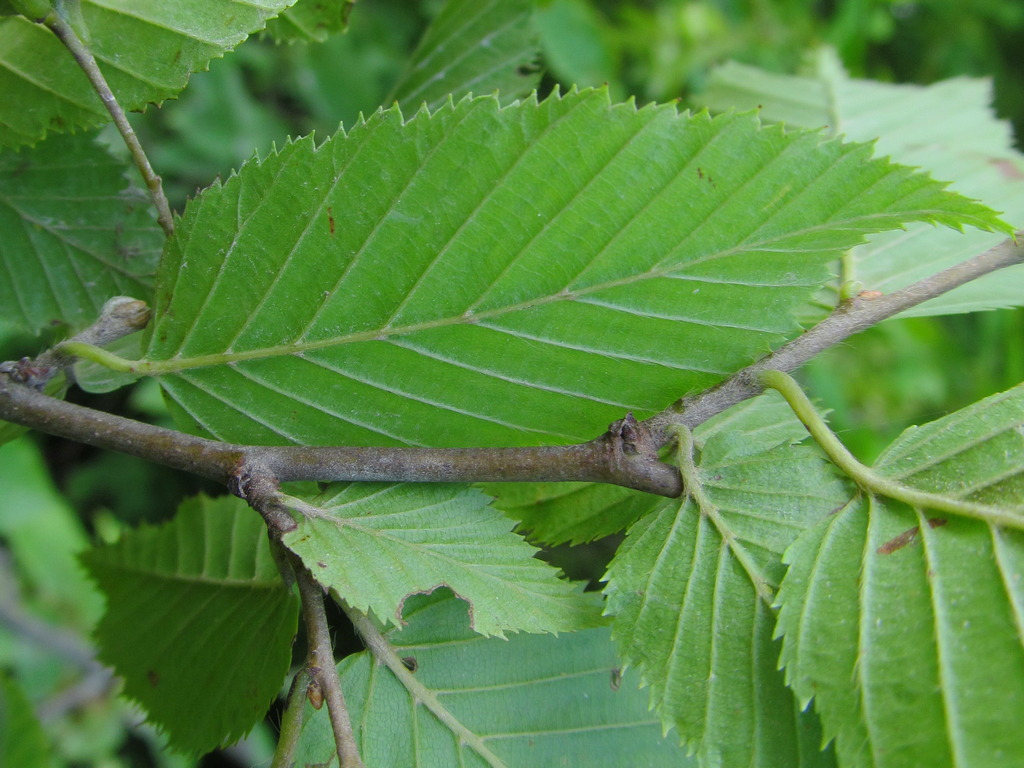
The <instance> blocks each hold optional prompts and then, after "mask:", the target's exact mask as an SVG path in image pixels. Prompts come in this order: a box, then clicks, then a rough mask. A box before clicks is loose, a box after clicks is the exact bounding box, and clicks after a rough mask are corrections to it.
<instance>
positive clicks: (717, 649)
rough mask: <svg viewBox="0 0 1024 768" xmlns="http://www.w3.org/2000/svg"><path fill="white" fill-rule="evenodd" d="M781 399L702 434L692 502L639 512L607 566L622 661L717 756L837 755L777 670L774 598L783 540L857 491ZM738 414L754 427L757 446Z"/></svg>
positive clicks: (668, 719)
mask: <svg viewBox="0 0 1024 768" xmlns="http://www.w3.org/2000/svg"><path fill="white" fill-rule="evenodd" d="M777 406H778V399H777V398H776V399H772V400H767V399H765V401H764V402H762V403H760V408H758V407H752V406H748V408H747V410H746V412H745V413H744V412H741V413H738V414H732V415H731V416H732V418H731V419H730V418H725V419H723V420H722V421H721V423H719V424H717V425H711V428H710V430H709V433H710V434H709V435H706V436H705V435H700V434H698V435H697V437H698V443H697V447H698V448H699V449H700V453H701V463H700V467H699V469H698V468H696V467H692V468H691V469H690V470H687V469H685V468H684V470H683V475H684V478H686V480H687V486H688V492H689V494H690V495H689V498H686V499H683V500H676V501H675V502H673V503H672V504H668V505H666V506H664V507H662V508H661V510H659V511H658V512H657V513H656V514H653V515H649V516H648V517H645V518H643V519H642V520H640V521H638V522H637V523H636V524H635V525H634V526H633V527H632V528H631V529H630V531H629V534H628V535H627V538H626V542H625V544H623V546H622V547H621V548H620V549H619V552H618V554H617V555H616V556H615V559H614V560H613V561H612V563H611V565H610V567H609V569H608V576H607V579H608V586H607V588H606V594H607V596H608V607H607V612H608V613H611V614H613V615H614V620H613V623H612V636H613V639H614V640H615V642H616V645H617V646H618V648H619V651H620V654H621V655H622V658H623V660H624V661H625V662H626V663H627V664H629V665H631V666H632V665H635V666H636V667H637V668H638V669H639V672H640V675H641V679H642V680H643V682H644V683H646V684H647V685H649V686H650V689H651V699H652V703H653V704H654V706H655V707H656V708H657V710H658V712H659V714H660V716H661V718H662V722H663V723H664V726H665V727H666V728H668V727H671V726H675V727H676V728H677V729H678V731H679V734H680V736H681V738H682V739H683V740H684V741H685V742H686V743H687V744H688V745H690V747H691V748H692V749H694V750H695V751H696V752H697V754H698V755H699V756H700V757H701V759H702V760H703V761H705V762H707V763H708V764H721V765H747V764H758V765H778V766H791V765H828V764H830V763H831V762H832V760H833V758H832V756H831V754H822V753H821V752H820V751H819V750H818V748H817V747H818V746H819V745H820V742H817V741H814V742H809V741H808V729H809V730H810V732H812V733H813V732H815V730H816V726H815V724H814V722H813V715H810V714H808V713H802V712H801V711H800V710H801V709H803V708H802V707H799V708H798V707H797V706H796V704H795V702H794V700H793V696H792V693H791V692H790V691H789V690H788V689H787V688H786V687H785V685H784V683H783V679H782V675H781V673H780V672H779V671H778V670H777V664H776V661H777V659H778V653H779V648H778V644H777V643H775V642H773V641H772V632H773V627H774V620H775V617H774V614H773V612H772V610H771V603H772V601H773V598H774V592H775V586H776V585H777V584H778V582H779V581H780V580H781V576H782V570H783V569H782V564H781V562H780V559H781V553H782V552H783V550H784V549H785V548H786V547H787V546H788V545H789V543H790V542H792V541H793V539H794V538H795V537H796V536H797V535H798V534H799V533H800V532H801V531H802V530H806V529H807V528H809V527H811V526H812V525H814V524H815V523H816V522H817V521H819V520H821V519H822V518H823V517H825V516H827V515H828V514H829V513H830V512H831V511H832V510H834V509H835V508H836V506H837V505H838V504H841V503H842V501H843V499H844V498H845V497H846V496H847V495H848V493H849V490H848V488H847V486H846V484H845V483H843V482H842V481H840V480H839V478H838V477H837V476H836V474H835V472H833V471H832V469H831V467H830V466H829V465H828V464H827V462H826V461H825V460H824V457H823V456H822V455H821V453H820V452H819V451H817V450H816V449H814V448H813V447H811V446H800V445H793V444H791V439H792V438H790V437H789V436H788V435H787V433H789V432H791V431H792V430H793V425H794V423H795V421H796V420H795V419H793V418H792V415H790V416H789V418H788V419H786V420H785V423H779V420H778V414H777V411H776V412H773V411H775V409H776V408H777ZM758 411H761V413H758ZM723 416H726V414H723ZM730 421H733V422H734V423H735V425H736V426H739V425H740V424H742V423H743V422H744V421H746V422H747V423H748V424H749V425H750V427H753V428H754V429H752V430H751V432H752V433H753V434H754V435H755V437H754V438H753V439H752V440H751V441H750V443H748V444H745V443H744V441H742V437H741V435H737V434H736V432H734V431H732V430H730V428H729V422H730ZM758 422H760V423H761V424H762V425H763V427H764V431H761V433H760V434H761V437H762V438H763V439H764V441H765V442H764V443H762V444H760V445H758V442H759V441H758V438H757V433H758V430H757V428H756V425H757V423H758ZM772 433H775V436H774V437H769V435H771V434H772ZM778 438H782V443H781V445H780V444H779V443H778V442H777V439H778ZM765 444H768V445H771V446H772V447H770V448H766V446H765ZM684 461H685V459H684ZM809 746H811V748H809Z"/></svg>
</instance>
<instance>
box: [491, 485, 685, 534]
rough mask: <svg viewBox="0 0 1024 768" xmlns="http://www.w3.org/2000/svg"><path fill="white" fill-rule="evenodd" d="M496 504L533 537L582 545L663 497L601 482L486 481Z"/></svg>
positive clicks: (626, 524)
mask: <svg viewBox="0 0 1024 768" xmlns="http://www.w3.org/2000/svg"><path fill="white" fill-rule="evenodd" d="M482 488H483V490H484V492H485V493H489V494H491V495H492V496H495V497H496V499H495V502H494V506H496V507H497V508H498V509H500V510H501V511H502V512H504V513H505V514H506V515H508V516H509V517H511V518H512V519H513V520H518V521H519V528H520V529H521V530H523V531H526V532H528V533H529V536H530V539H531V540H533V541H539V542H543V543H545V544H565V543H570V544H580V543H583V542H588V541H594V540H595V539H599V538H601V537H603V536H610V535H611V534H613V533H618V532H619V531H624V530H626V528H628V527H629V526H630V525H631V524H632V523H634V522H635V521H637V520H639V519H640V518H641V517H643V516H644V515H646V514H650V513H651V512H653V511H654V510H656V509H657V508H659V507H660V506H661V505H662V504H664V503H665V500H664V499H662V498H661V497H658V496H652V495H651V494H649V493H641V492H640V491H634V490H631V489H629V488H623V487H622V486H619V485H605V484H602V483H485V484H483V486H482Z"/></svg>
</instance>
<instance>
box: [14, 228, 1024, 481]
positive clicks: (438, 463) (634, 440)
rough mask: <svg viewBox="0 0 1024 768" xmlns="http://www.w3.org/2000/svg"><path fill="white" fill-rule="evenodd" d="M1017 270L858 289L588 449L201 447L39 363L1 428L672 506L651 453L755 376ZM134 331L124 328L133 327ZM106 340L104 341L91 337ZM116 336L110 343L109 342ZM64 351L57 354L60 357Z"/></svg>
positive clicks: (17, 381) (147, 453)
mask: <svg viewBox="0 0 1024 768" xmlns="http://www.w3.org/2000/svg"><path fill="white" fill-rule="evenodd" d="M1022 262H1024V247H1021V246H1020V245H1017V244H1016V243H1014V242H1011V241H1007V242H1005V243H1003V244H1001V245H999V246H996V247H995V248H992V249H991V250H989V251H986V252H985V253H983V254H981V255H979V256H976V257H975V258H973V259H970V260H968V261H966V262H964V263H963V264H959V265H957V266H955V267H951V268H950V269H947V270H944V271H943V272H939V273H937V274H935V275H933V276H931V277H929V278H926V279H925V280H921V281H920V282H917V283H914V284H913V285H911V286H909V287H907V288H904V289H903V290H901V291H897V292H896V293H893V294H890V295H888V296H876V295H875V294H873V293H871V292H863V293H861V294H860V295H859V296H857V297H854V298H853V299H851V300H849V301H847V302H844V303H843V304H842V305H841V306H840V307H839V308H838V309H836V311H834V312H833V313H832V314H831V315H829V316H828V317H827V318H825V319H824V320H823V321H822V322H820V323H819V324H818V325H816V326H815V327H814V328H812V329H811V330H809V331H807V333H805V334H803V335H802V336H800V337H798V338H796V339H794V340H793V341H791V342H789V343H788V344H786V345H784V346H782V347H780V348H779V349H778V350H776V351H775V352H774V353H772V354H771V355H768V356H767V357H765V358H764V359H762V360H760V361H758V362H757V363H755V364H753V365H751V366H748V367H747V368H744V369H743V370H741V371H739V372H737V373H736V374H734V375H733V376H730V377H729V378H728V379H726V380H725V381H723V382H722V383H721V384H719V385H718V386H716V387H712V388H711V389H709V390H706V391H705V392H702V393H700V394H698V395H695V396H693V397H688V398H683V399H682V400H680V401H678V402H677V403H676V404H675V405H673V406H672V407H671V408H669V409H667V410H665V411H663V412H661V413H659V414H656V415H655V416H653V417H651V418H650V419H647V420H646V421H645V422H642V423H638V422H637V421H636V420H635V419H634V418H633V417H632V416H631V415H628V414H627V416H626V417H625V418H624V419H621V420H620V421H617V422H615V423H614V424H612V425H611V427H610V428H609V430H608V432H606V433H605V434H603V435H601V436H600V437H598V438H596V439H594V440H591V441H590V442H587V443H582V444H578V445H568V446H532V447H522V448H395V447H386V448H362V447H347V448H346V447H341V448H332V447H316V446H284V447H277V446H244V445H234V444H231V443H222V442H218V441H216V440H206V439H203V438H200V437H195V436H191V435H186V434H183V433H180V432H176V431H173V430H168V429H162V428H160V427H154V426H151V425H148V424H142V423H140V422H137V421H132V420H130V419H125V418H123V417H120V416H114V415H111V414H107V413H102V412H99V411H94V410H92V409H89V408H83V407H81V406H76V405H73V404H71V403H67V402H64V401H62V400H57V399H54V398H51V397H47V396H46V395H44V394H42V393H41V392H39V391H37V390H36V389H35V388H34V386H32V385H33V384H38V382H37V381H34V380H33V379H32V377H31V376H29V375H28V373H26V372H36V369H37V368H38V365H37V364H36V363H37V361H38V360H41V359H43V358H45V357H46V356H45V355H44V356H42V357H41V358H38V359H37V361H22V362H21V363H7V364H4V365H3V366H0V419H4V420H6V421H11V422H14V423H17V424H21V425H22V426H26V427H30V428H32V429H37V430H40V431H42V432H47V433H49V434H53V435H57V436H60V437H65V438H68V439H70V440H76V441H78V442H82V443H86V444H88V445H94V446H98V447H101V448H108V449H111V450H116V451H121V452H123V453H128V454H131V455H134V456H138V457H140V458H144V459H148V460H150V461H155V462H157V463H160V464H166V465H168V466H171V467H174V468H176V469H182V470H185V471H188V472H192V473H194V474H197V475H201V476H203V477H209V478H212V479H214V480H217V481H219V482H223V483H225V484H227V485H229V486H231V487H235V486H237V484H238V482H239V478H243V479H244V478H246V477H249V478H251V477H254V476H256V475H260V474H262V475H264V476H265V477H268V478H272V479H274V481H275V482H276V481H290V480H323V481H383V482H463V483H469V482H545V481H546V482H562V481H576V482H596V483H611V484H615V485H621V486H624V487H627V488H634V489H636V490H641V491H646V492H648V493H653V494H657V495H661V496H669V497H674V496H678V495H679V494H680V493H681V492H682V481H681V480H680V477H679V471H678V469H677V468H675V467H672V466H669V465H667V464H665V463H663V462H661V461H660V460H659V458H658V451H659V449H660V448H662V447H664V446H665V445H666V444H668V442H670V440H671V439H672V427H673V425H683V426H686V427H688V428H690V429H692V428H694V427H696V426H698V425H699V424H702V423H703V422H705V421H707V419H709V418H710V417H712V416H714V415H715V414H717V413H721V412H722V411H724V410H725V409H726V408H728V407H730V406H732V405H735V404H736V403H738V402H740V401H742V400H745V399H747V398H749V397H753V396H754V395H757V394H759V393H760V392H762V391H763V386H762V385H761V384H760V383H759V382H758V374H759V373H761V372H762V371H765V370H779V371H792V370H794V369H795V368H797V367H799V366H800V365H802V364H803V363H805V362H807V361H808V360H810V359H811V358H812V357H814V356H815V355H817V354H818V353H819V352H821V351H823V350H824V349H827V348H828V347H831V346H833V345H835V344H837V343H839V342H840V341H842V340H844V339H846V338H848V337H849V336H852V335H853V334H855V333H858V332H859V331H861V330H863V329H865V328H867V327H869V326H871V325H873V324H875V323H878V322H880V321H881V320H884V319H885V318H888V317H892V316H893V315H895V314H898V313H899V312H902V311H904V310H906V309H909V308H910V307H913V306H916V305H917V304H920V303H921V302H923V301H926V300H928V299H930V298H933V297H935V296H938V295H940V294H942V293H945V292H946V291H949V290H951V289H953V288H955V287H957V286H959V285H962V284H964V283H966V282H968V281H970V280H973V279H975V278H976V277H979V276H981V275H984V274H987V273H989V272H992V271H994V270H996V269H1001V268H1003V267H1007V266H1010V265H1013V264H1019V263H1022ZM131 327H132V325H131V324H130V323H128V324H126V325H125V326H124V328H125V329H128V328H131ZM95 333H96V334H98V336H99V337H101V338H108V337H109V336H110V335H111V334H107V335H103V333H102V332H101V331H95ZM115 335H116V334H115ZM59 351H60V350H59V348H58V350H57V352H58V353H59Z"/></svg>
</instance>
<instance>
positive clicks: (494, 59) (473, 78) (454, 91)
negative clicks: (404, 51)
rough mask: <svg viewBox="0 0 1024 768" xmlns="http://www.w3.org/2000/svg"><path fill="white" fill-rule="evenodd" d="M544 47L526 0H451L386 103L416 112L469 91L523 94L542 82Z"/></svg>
mask: <svg viewBox="0 0 1024 768" xmlns="http://www.w3.org/2000/svg"><path fill="white" fill-rule="evenodd" d="M539 53H540V50H539V37H538V34H537V32H536V30H535V29H534V25H533V4H532V3H530V2H527V0H511V1H510V0H484V1H483V2H479V1H474V0H448V2H447V3H445V5H444V7H443V8H442V9H441V11H440V12H439V13H438V15H437V17H436V18H434V20H433V21H432V22H431V24H430V26H429V27H428V28H427V31H426V32H425V33H424V35H423V38H422V39H421V40H420V43H419V45H418V46H417V47H416V50H415V51H414V52H413V55H412V59H411V60H410V62H409V66H408V68H407V69H406V71H405V72H404V73H403V74H402V76H401V78H399V81H398V83H397V84H396V85H395V88H394V91H393V92H392V96H391V98H390V99H388V100H387V101H386V102H385V103H390V102H391V101H396V102H398V104H399V105H400V106H401V107H402V109H403V110H406V111H409V112H412V111H414V110H416V109H418V108H419V107H420V106H421V105H423V104H425V105H426V106H427V108H428V109H436V108H437V107H440V106H441V105H442V104H444V102H445V101H447V100H448V99H449V98H452V97H454V98H455V99H456V100H458V99H459V98H461V97H462V96H464V95H466V94H467V93H477V94H485V93H493V92H495V91H498V92H500V93H501V95H502V96H503V97H504V99H505V100H506V101H507V100H508V99H511V98H516V97H524V96H527V95H528V94H529V93H530V92H531V91H532V90H533V89H534V88H536V87H537V85H538V83H540V70H539V67H538V65H537V58H538V56H539Z"/></svg>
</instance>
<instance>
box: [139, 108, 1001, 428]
mask: <svg viewBox="0 0 1024 768" xmlns="http://www.w3.org/2000/svg"><path fill="white" fill-rule="evenodd" d="M483 137H486V140H483ZM869 152H870V148H869V147H866V146H863V145H849V144H842V143H839V142H837V141H822V140H821V139H820V137H818V136H817V135H815V134H811V133H795V134H786V133H783V132H782V131H781V130H779V129H778V128H769V129H762V128H760V127H759V125H758V123H757V120H756V118H754V117H753V116H751V115H731V116H727V117H722V118H717V119H715V120H711V119H710V118H708V117H707V116H705V115H698V116H687V115H679V114H678V113H677V112H676V110H675V108H674V107H673V106H671V105H669V106H649V107H645V108H644V109H641V110H637V109H636V108H635V107H634V106H633V105H631V104H623V105H617V106H611V105H609V103H608V100H607V97H606V95H605V94H604V93H603V92H600V91H592V92H584V93H572V94H569V95H565V96H557V95H556V96H552V97H551V98H549V99H547V100H546V101H544V102H543V103H541V104H537V103H535V102H533V101H530V102H527V103H522V104H515V105H513V106H509V107H506V108H499V104H498V102H497V100H496V99H495V98H493V97H481V98H477V99H466V100H463V101H462V102H460V103H459V104H458V105H449V106H446V107H444V108H442V109H440V110H438V111H437V112H436V113H434V114H432V115H428V114H426V113H420V114H418V115H417V116H416V117H415V118H413V119H412V120H410V121H408V122H403V121H402V119H401V115H400V113H399V112H398V110H397V109H391V110H388V111H383V112H379V113H378V114H377V115H375V116H374V117H373V118H371V119H370V120H369V121H367V122H366V123H363V124H360V125H358V126H356V127H355V128H353V130H352V131H351V132H350V133H349V134H348V135H344V134H339V135H337V136H335V137H334V138H333V139H330V140H328V141H326V142H324V143H323V144H322V145H321V146H319V147H316V146H315V145H314V142H313V141H312V139H303V140H300V141H297V142H295V143H292V144H290V145H288V146H287V147H285V148H284V149H283V150H281V151H280V152H278V153H275V154H272V155H270V156H269V157H267V158H265V159H263V160H260V161H258V162H252V163H250V164H248V165H246V166H244V167H243V168H242V169H241V171H240V173H239V175H238V176H236V177H234V178H232V179H230V180H229V181H227V182H226V183H225V184H223V185H216V186H214V187H211V188H210V189H208V190H206V191H205V192H204V193H203V194H202V195H200V196H199V197H198V198H197V199H196V200H194V201H193V202H192V203H191V204H190V205H189V207H188V208H187V209H186V213H185V216H184V218H183V219H182V220H181V221H180V222H179V225H178V228H177V235H176V236H175V238H173V239H172V241H171V242H170V243H169V244H168V249H167V251H166V252H165V258H164V261H163V263H162V266H161V270H160V273H159V276H158V283H159V288H158V295H157V300H156V303H155V308H154V322H153V331H152V338H151V341H150V345H149V349H148V351H147V357H148V360H145V361H142V362H140V363H136V364H134V365H132V366H131V367H132V368H133V369H134V370H136V371H138V372H140V373H150V374H157V375H159V376H160V380H161V384H162V386H163V387H164V389H165V391H166V392H167V393H168V395H169V396H170V398H171V399H172V401H174V403H175V404H176V405H175V411H176V416H177V417H178V418H179V423H180V424H182V425H183V427H185V428H187V429H191V430H195V431H199V432H205V433H207V434H211V435H214V436H216V437H219V438H222V439H227V440H232V441H238V442H246V443H288V442H292V443H307V444H315V443H327V444H335V445H339V444H350V445H355V444H360V445H365V444H381V443H392V444H393V443H411V444H421V445H426V444H432V445H469V444H475V445H484V446H486V445H500V444H524V443H529V444H535V443H537V442H538V441H539V440H544V441H547V442H556V443H565V442H573V441H578V440H583V439H587V438H589V437H592V436H593V435H594V434H596V433H598V432H600V431H603V430H604V428H605V426H606V425H607V424H608V423H609V422H611V421H613V420H615V419H617V418H620V417H621V415H622V414H623V413H624V412H626V411H633V412H634V413H635V414H636V415H637V416H638V417H640V416H643V415H646V414H650V413H652V412H655V411H658V410H660V409H662V408H664V407H665V406H667V405H668V404H669V403H671V402H672V401H673V400H675V399H676V398H677V397H678V396H679V395H680V394H681V393H683V392H685V391H688V390H698V389H703V388H705V387H707V386H709V385H711V384H713V383H715V382H717V381H720V380H721V379H723V378H724V377H725V376H727V375H728V374H730V373H731V372H733V371H735V370H737V369H738V368H740V367H742V366H743V365H746V364H748V363H750V362H751V361H752V360H754V359H756V358H759V357H761V356H762V355H763V354H764V353H765V352H767V351H768V350H769V349H770V348H771V347H773V346H776V345H778V344H779V343H781V342H783V341H784V340H785V339H786V335H787V334H793V333H794V332H795V331H796V330H797V326H796V324H795V321H794V319H793V317H792V314H791V313H793V312H794V311H796V309H798V308H799V307H801V306H803V305H804V304H805V302H806V301H808V297H809V294H811V293H812V292H813V291H815V290H816V289H817V288H818V287H819V286H821V285H822V284H823V283H824V282H825V281H826V280H827V279H828V271H827V268H826V264H827V263H828V262H829V261H831V260H833V259H835V258H836V257H837V256H838V254H839V253H840V252H842V251H843V250H845V249H846V248H849V247H851V246H852V245H854V244H856V243H857V242H860V240H861V238H862V236H863V235H864V234H865V233H867V232H873V231H877V230H879V229H882V228H886V227H895V226H899V225H900V224H901V223H903V222H906V221H910V220H918V219H923V220H928V221H938V222H942V223H947V224H951V225H959V224H962V223H974V224H977V225H979V226H985V227H1001V226H1003V225H1001V224H1000V223H999V222H998V220H997V219H995V218H994V217H993V215H992V214H991V212H989V211H988V210H987V209H984V208H982V207H980V206H978V205H976V204H974V203H970V202H968V201H965V200H963V199H962V198H959V197H956V196H953V195H950V194H949V193H946V192H944V191H942V190H941V188H940V186H939V185H937V184H935V183H934V182H931V181H930V180H928V179H927V178H926V177H924V176H921V175H918V174H915V173H913V172H911V171H909V170H908V169H905V168H901V167H897V166H893V165H890V164H888V163H886V162H885V161H881V160H871V159H869Z"/></svg>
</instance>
